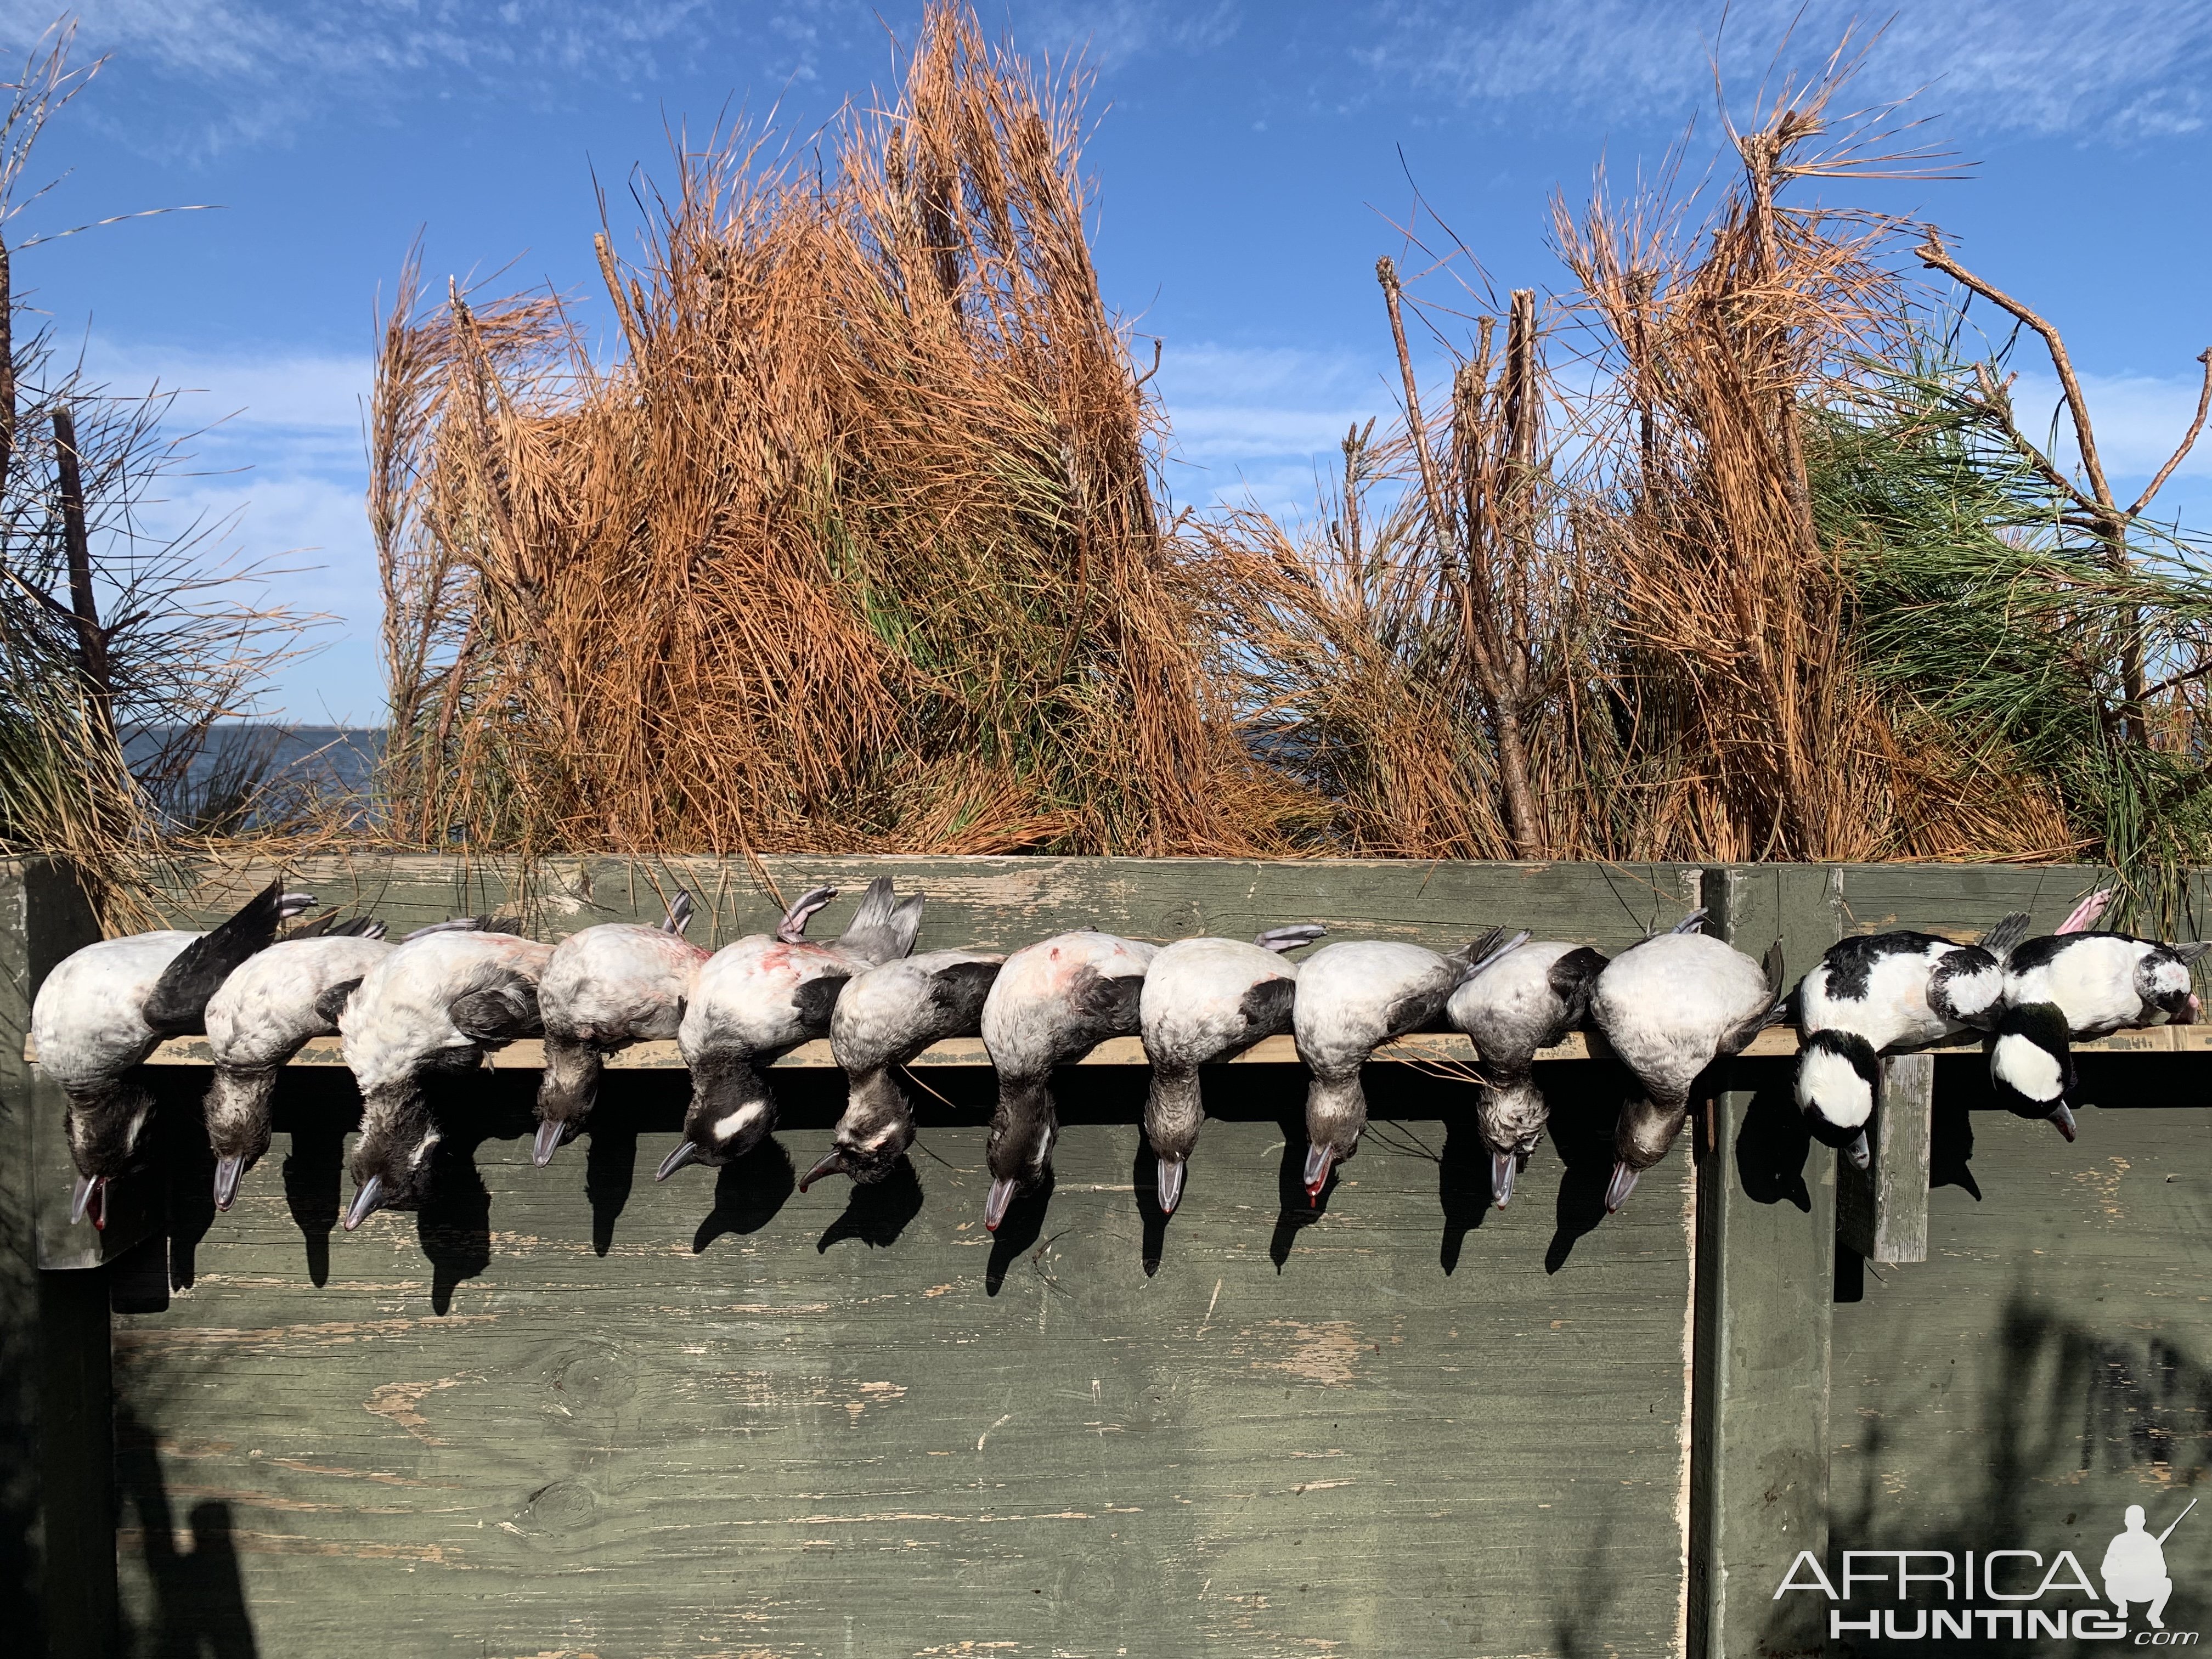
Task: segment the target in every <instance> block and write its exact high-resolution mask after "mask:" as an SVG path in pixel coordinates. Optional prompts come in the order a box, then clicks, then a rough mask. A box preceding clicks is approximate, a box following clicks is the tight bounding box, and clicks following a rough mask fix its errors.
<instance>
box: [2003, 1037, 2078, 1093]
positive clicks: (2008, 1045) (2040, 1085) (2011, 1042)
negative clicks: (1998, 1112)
mask: <svg viewBox="0 0 2212 1659" xmlns="http://www.w3.org/2000/svg"><path fill="white" fill-rule="evenodd" d="M1990 1070H1991V1071H1993V1072H1994V1073H1996V1075H1997V1076H1998V1077H2000V1078H2002V1079H2003V1080H2004V1081H2005V1082H2007V1083H2008V1084H2010V1085H2012V1086H2013V1087H2014V1088H2015V1089H2017V1090H2019V1091H2020V1092H2021V1093H2022V1094H2023V1095H2026V1096H2027V1097H2028V1098H2029V1099H2030V1100H2056V1099H2057V1098H2058V1097H2059V1094H2060V1091H2061V1088H2060V1085H2061V1083H2062V1080H2063V1074H2062V1073H2061V1071H2060V1068H2059V1064H2058V1057H2057V1055H2056V1054H2051V1053H2050V1052H2048V1051H2047V1050H2046V1049H2045V1048H2043V1047H2042V1045H2041V1044H2039V1043H2037V1042H2032V1041H2030V1040H2029V1039H2028V1038H2027V1037H2024V1036H2021V1035H2020V1034H2019V1033H2018V1032H2015V1031H2008V1032H2006V1033H2005V1035H2004V1036H2001V1037H1999V1038H1998V1039H1997V1042H1996V1048H1995V1049H1994V1050H1993V1051H1992V1052H1991V1053H1990Z"/></svg>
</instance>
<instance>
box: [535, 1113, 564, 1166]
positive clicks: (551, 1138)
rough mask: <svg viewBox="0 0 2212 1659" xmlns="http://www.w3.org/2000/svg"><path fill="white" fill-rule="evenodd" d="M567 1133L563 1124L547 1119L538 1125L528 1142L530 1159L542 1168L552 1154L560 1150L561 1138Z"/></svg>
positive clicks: (550, 1159)
mask: <svg viewBox="0 0 2212 1659" xmlns="http://www.w3.org/2000/svg"><path fill="white" fill-rule="evenodd" d="M565 1133H567V1131H566V1128H565V1126H563V1125H562V1124H560V1123H558V1122H556V1121H551V1120H550V1119H549V1120H548V1121H545V1122H543V1123H540V1124H539V1125H538V1133H537V1135H536V1137H535V1138H534V1139H532V1141H531V1143H530V1161H531V1162H532V1164H536V1165H537V1166H538V1168H539V1169H541V1170H542V1169H544V1167H545V1166H546V1165H547V1164H550V1163H551V1162H552V1161H553V1154H554V1153H556V1152H559V1151H560V1150H561V1140H562V1136H563V1134H565Z"/></svg>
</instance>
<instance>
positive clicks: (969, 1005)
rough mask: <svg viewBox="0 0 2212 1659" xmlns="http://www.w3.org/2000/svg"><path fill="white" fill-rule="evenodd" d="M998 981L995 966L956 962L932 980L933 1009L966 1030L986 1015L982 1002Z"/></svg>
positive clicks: (984, 963)
mask: <svg viewBox="0 0 2212 1659" xmlns="http://www.w3.org/2000/svg"><path fill="white" fill-rule="evenodd" d="M998 977H999V964H998V963H995V962H957V963H953V964H952V966H951V967H950V968H946V969H940V970H939V972H937V973H934V974H932V975H930V976H929V1001H930V1006H932V1007H933V1008H935V1009H937V1010H938V1011H939V1012H940V1013H942V1014H944V1015H945V1017H946V1018H948V1019H951V1020H952V1021H954V1022H956V1023H957V1024H959V1025H961V1026H962V1027H963V1029H971V1030H972V1029H973V1028H974V1026H975V1024H976V1022H977V1021H978V1020H980V1019H981V1018H982V1015H983V1000H984V999H985V998H986V997H987V996H989V995H990V994H991V987H992V985H993V984H994V982H995V981H997V979H998Z"/></svg>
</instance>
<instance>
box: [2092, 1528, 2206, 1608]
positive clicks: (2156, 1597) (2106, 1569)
mask: <svg viewBox="0 0 2212 1659" xmlns="http://www.w3.org/2000/svg"><path fill="white" fill-rule="evenodd" d="M2196 1507H2197V1500H2196V1499H2195V1498H2191V1499H2190V1500H2189V1509H2185V1510H2182V1512H2181V1513H2180V1514H2179V1515H2177V1516H2174V1517H2173V1519H2172V1522H2170V1523H2169V1524H2168V1525H2167V1527H2166V1530H2165V1531H2164V1532H2162V1533H2160V1534H2158V1535H2157V1536H2156V1537H2153V1536H2152V1535H2151V1534H2149V1533H2147V1532H2145V1531H2144V1530H2143V1507H2142V1504H2129V1505H2128V1512H2127V1515H2126V1516H2125V1519H2126V1522H2127V1530H2126V1531H2125V1532H2124V1533H2122V1534H2120V1535H2119V1536H2118V1537H2117V1538H2115V1539H2114V1540H2112V1543H2111V1544H2110V1545H2108V1546H2107V1547H2106V1550H2105V1565H2104V1566H2103V1567H2102V1568H2101V1569H2100V1573H2101V1576H2102V1577H2103V1578H2104V1581H2105V1599H2106V1601H2110V1602H2111V1603H2112V1607H2113V1608H2114V1609H2115V1610H2116V1611H2117V1612H2118V1614H2119V1616H2120V1617H2121V1618H2123V1619H2124V1618H2126V1617H2127V1616H2128V1603H2129V1602H2130V1601H2148V1603H2149V1604H2150V1611H2149V1613H2148V1614H2146V1615H2145V1616H2146V1617H2148V1619H2149V1620H2150V1627H2151V1628H2152V1629H2153V1630H2164V1629H2165V1628H2166V1598H2167V1597H2168V1596H2170V1595H2172V1594H2173V1580H2172V1578H2170V1577H2167V1576H2166V1540H2167V1539H2169V1538H2171V1537H2172V1536H2173V1529H2174V1528H2175V1527H2178V1526H2179V1525H2180V1524H2181V1523H2182V1522H2183V1521H2185V1519H2187V1518H2188V1515H2189V1510H2193V1509H2195V1508H2196Z"/></svg>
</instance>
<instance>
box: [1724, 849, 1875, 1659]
mask: <svg viewBox="0 0 2212 1659" xmlns="http://www.w3.org/2000/svg"><path fill="white" fill-rule="evenodd" d="M1705 903H1706V905H1707V907H1708V908H1710V909H1711V912H1712V923H1711V925H1712V927H1713V928H1714V930H1715V931H1716V932H1717V933H1719V934H1720V935H1721V936H1722V937H1723V938H1724V939H1727V940H1728V941H1729V943H1730V944H1731V945H1735V947H1736V948H1737V949H1738V950H1740V951H1743V952H1745V953H1746V954H1747V955H1748V956H1751V957H1761V956H1763V955H1764V954H1765V951H1766V948H1767V946H1768V945H1771V944H1772V943H1773V942H1774V940H1775V939H1781V941H1782V945H1783V953H1784V964H1785V968H1786V971H1787V975H1788V976H1787V978H1786V979H1785V981H1784V986H1785V988H1786V987H1787V986H1788V985H1790V984H1794V983H1795V982H1796V981H1797V979H1798V978H1800V977H1802V975H1803V974H1804V972H1805V970H1806V969H1808V968H1810V967H1811V966H1812V965H1813V964H1814V963H1815V962H1817V961H1818V960H1819V959H1820V953H1821V952H1822V951H1825V950H1826V949H1827V947H1828V946H1829V945H1832V944H1833V943H1834V942H1835V940H1836V939H1837V938H1838V934H1839V930H1840V915H1841V912H1840V908H1839V906H1838V881H1837V874H1836V872H1834V871H1832V870H1830V869H1827V868H1824V867H1822V866H1817V865H1802V866H1765V867H1763V868H1762V867H1759V866H1745V865H1735V866H1723V867H1719V868H1714V869H1709V870H1707V871H1706V872H1705ZM1725 1079H1726V1081H1727V1082H1728V1083H1729V1085H1730V1086H1729V1087H1728V1088H1726V1089H1725V1090H1723V1091H1722V1092H1721V1093H1719V1094H1718V1095H1717V1097H1715V1098H1714V1100H1713V1102H1712V1104H1711V1110H1710V1116H1709V1117H1707V1118H1706V1120H1705V1123H1704V1125H1703V1126H1702V1127H1700V1129H1699V1133H1698V1139H1697V1145H1696V1153H1697V1157H1698V1243H1697V1280H1696V1291H1695V1296H1696V1306H1695V1310H1694V1312H1693V1316H1692V1348H1693V1354H1692V1358H1693V1377H1692V1394H1691V1443H1690V1583H1689V1601H1690V1607H1689V1636H1690V1640H1689V1652H1690V1653H1691V1655H1692V1656H1694V1659H1752V1656H1759V1659H1793V1656H1804V1659H1810V1656H1815V1655H1818V1654H1820V1652H1822V1650H1823V1647H1824V1644H1825V1643H1826V1638H1827V1628H1826V1613H1827V1603H1826V1601H1820V1598H1818V1597H1814V1596H1802V1595H1791V1596H1784V1597H1783V1598H1782V1599H1781V1600H1780V1601H1776V1600H1775V1599H1774V1591H1775V1587H1776V1586H1777V1585H1778V1584H1779V1583H1781V1582H1782V1579H1783V1578H1784V1576H1785V1575H1786V1574H1787V1573H1788V1571H1789V1569H1790V1563H1791V1562H1792V1561H1793V1560H1794V1559H1796V1555H1797V1553H1798V1552H1799V1551H1800V1550H1810V1551H1811V1552H1812V1553H1813V1556H1814V1559H1815V1560H1825V1559H1826V1552H1827V1542H1828V1528H1827V1509H1828V1458H1827V1443H1828V1345H1829V1325H1830V1312H1831V1299H1832V1294H1833V1281H1834V1273H1835V1196H1836V1188H1835V1174H1834V1170H1835V1158H1834V1156H1833V1155H1832V1153H1830V1152H1828V1151H1827V1149H1826V1147H1823V1146H1819V1145H1818V1144H1817V1143H1815V1142H1814V1141H1813V1139H1812V1138H1811V1137H1810V1136H1809V1135H1808V1134H1807V1133H1806V1132H1805V1128H1804V1124H1803V1121H1802V1118H1800V1116H1799V1115H1798V1113H1797V1110H1796V1105H1795V1103H1794V1102H1793V1100H1792V1099H1791V1097H1790V1064H1789V1062H1788V1061H1786V1060H1736V1061H1735V1062H1733V1063H1732V1064H1731V1065H1730V1066H1728V1067H1727V1068H1726V1069H1725ZM1816 1601H1817V1602H1818V1603H1819V1605H1818V1606H1814V1602H1816Z"/></svg>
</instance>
